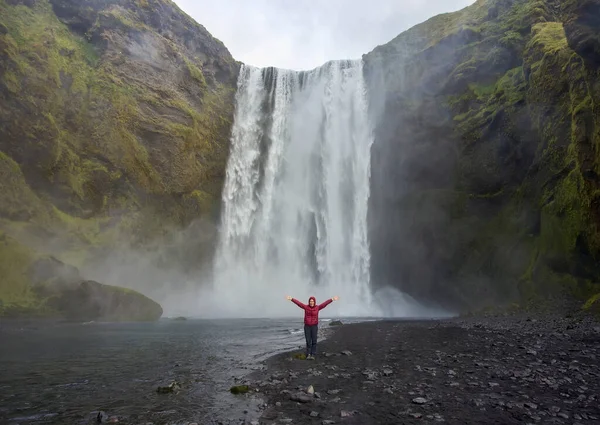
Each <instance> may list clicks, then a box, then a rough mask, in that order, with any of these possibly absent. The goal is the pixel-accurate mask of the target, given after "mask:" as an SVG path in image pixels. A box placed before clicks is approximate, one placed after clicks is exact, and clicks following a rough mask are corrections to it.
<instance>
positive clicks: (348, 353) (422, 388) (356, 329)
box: [248, 317, 600, 425]
mask: <svg viewBox="0 0 600 425" xmlns="http://www.w3.org/2000/svg"><path fill="white" fill-rule="evenodd" d="M319 351H320V352H319V354H318V357H317V360H315V361H307V360H299V359H296V358H294V354H295V353H285V354H281V355H277V356H275V357H272V358H270V359H269V360H268V361H267V362H266V369H265V370H263V371H261V372H260V373H254V374H252V375H250V376H249V377H248V378H249V381H248V383H249V384H250V387H251V388H252V389H253V392H255V394H256V391H257V392H258V393H259V394H261V395H262V397H264V401H265V404H264V405H263V412H262V417H261V418H260V421H253V423H254V424H256V423H260V424H275V423H278V424H284V423H291V424H323V425H325V424H336V423H340V424H425V423H430V424H436V423H446V424H488V425H489V424H523V423H532V424H537V423H539V424H582V425H586V424H600V400H599V398H600V323H599V322H598V321H597V320H595V319H593V318H590V317H578V318H573V317H571V318H564V317H544V318H537V319H534V318H528V317H509V318H507V317H490V318H483V319H482V318H468V319H452V320H444V321H382V322H368V323H360V324H353V325H344V326H341V327H340V328H339V329H338V330H337V331H336V332H334V333H333V335H331V336H330V337H329V338H328V339H327V340H326V341H324V342H323V343H321V344H319ZM298 352H300V351H298ZM313 390H314V393H313Z"/></svg>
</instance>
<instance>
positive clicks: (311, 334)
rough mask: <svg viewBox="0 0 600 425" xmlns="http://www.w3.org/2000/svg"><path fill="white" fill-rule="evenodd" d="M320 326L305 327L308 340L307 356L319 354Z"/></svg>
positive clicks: (305, 335)
mask: <svg viewBox="0 0 600 425" xmlns="http://www.w3.org/2000/svg"><path fill="white" fill-rule="evenodd" d="M318 330H319V325H312V326H309V325H304V337H305V338H306V355H307V356H308V355H312V356H314V355H315V354H317V332H318Z"/></svg>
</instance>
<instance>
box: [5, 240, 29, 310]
mask: <svg viewBox="0 0 600 425" xmlns="http://www.w3.org/2000/svg"><path fill="white" fill-rule="evenodd" d="M33 259H34V253H33V252H32V251H30V250H29V249H27V248H26V247H25V246H23V245H21V244H19V243H18V242H17V241H15V240H14V239H12V238H10V237H9V236H7V235H6V234H5V233H4V232H2V231H0V276H1V278H0V316H1V315H3V312H4V311H8V310H10V309H12V308H15V307H20V308H24V309H29V308H35V307H36V306H37V305H38V300H37V298H36V297H35V295H34V294H33V293H32V291H31V289H30V287H29V278H28V275H27V272H28V269H29V266H30V265H31V263H32V261H33Z"/></svg>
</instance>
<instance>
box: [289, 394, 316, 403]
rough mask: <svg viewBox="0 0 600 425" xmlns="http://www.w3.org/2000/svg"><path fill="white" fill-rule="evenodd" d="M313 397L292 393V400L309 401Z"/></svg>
mask: <svg viewBox="0 0 600 425" xmlns="http://www.w3.org/2000/svg"><path fill="white" fill-rule="evenodd" d="M311 399H312V398H311V397H309V396H307V395H304V394H291V395H290V400H292V401H297V402H298V403H309V402H310V401H311Z"/></svg>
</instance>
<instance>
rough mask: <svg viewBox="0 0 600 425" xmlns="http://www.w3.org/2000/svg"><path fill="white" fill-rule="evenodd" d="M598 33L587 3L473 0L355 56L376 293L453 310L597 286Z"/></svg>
mask: <svg viewBox="0 0 600 425" xmlns="http://www.w3.org/2000/svg"><path fill="white" fill-rule="evenodd" d="M599 28H600V4H599V3H598V2H596V1H593V0H569V1H558V0H478V1H477V2H476V3H475V4H473V5H472V6H470V7H467V8H465V9H463V10H461V11H458V12H455V13H450V14H444V15H440V16H436V17H434V18H432V19H430V20H429V21H427V22H425V23H423V24H421V25H418V26H416V27H414V28H412V29H411V30H409V31H407V32H405V33H403V34H401V35H400V36H398V37H397V38H396V39H394V40H392V41H391V42H390V43H388V44H386V45H383V46H379V47H377V48H376V49H374V50H373V51H372V52H371V53H369V54H367V55H365V57H364V59H365V61H366V75H367V78H368V82H369V89H370V91H369V92H370V101H371V106H372V111H373V118H374V120H375V122H376V132H375V135H376V141H375V144H374V147H373V163H372V183H371V190H372V192H371V205H370V225H371V248H372V271H373V281H374V283H375V284H376V285H383V284H393V285H397V286H400V287H401V288H402V289H404V290H405V291H407V292H408V293H410V294H412V295H414V296H415V297H417V298H419V299H424V300H432V299H433V300H434V301H436V302H437V303H439V304H442V305H445V306H448V307H451V308H457V309H476V308H484V307H489V306H492V305H498V304H504V303H506V304H510V303H517V304H519V305H520V306H522V307H523V306H538V307H539V306H541V305H544V304H546V303H547V302H550V304H553V301H561V302H564V301H565V300H570V299H573V300H575V302H576V303H579V304H578V305H581V304H582V302H583V301H585V300H586V299H588V298H589V297H591V296H593V295H594V294H597V293H599V292H600V178H599V175H598V173H599V172H600V152H599V144H600V106H599V104H600V36H599V34H600V32H599ZM546 305H548V304H546Z"/></svg>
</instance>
